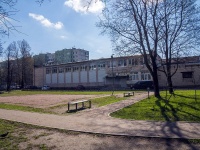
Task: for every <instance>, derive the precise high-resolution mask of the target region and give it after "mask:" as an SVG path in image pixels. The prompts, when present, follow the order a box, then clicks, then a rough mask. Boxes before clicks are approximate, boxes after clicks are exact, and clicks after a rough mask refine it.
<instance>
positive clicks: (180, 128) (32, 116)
mask: <svg viewBox="0 0 200 150" xmlns="http://www.w3.org/2000/svg"><path fill="white" fill-rule="evenodd" d="M146 97H147V93H143V94H136V95H135V96H134V97H131V98H130V99H128V100H124V101H121V102H118V103H115V104H111V105H107V106H103V107H99V108H93V109H87V110H85V111H82V112H79V113H75V114H71V115H68V116H59V115H53V114H40V113H33V112H23V111H15V110H5V109H0V118H1V119H6V120H11V121H17V122H22V123H27V124H32V125H38V126H44V127H49V128H57V129H64V130H73V131H81V132H90V133H101V134H111V135H127V136H142V137H162V138H187V139H200V123H189V122H173V123H172V122H156V121H136V120H124V119H117V118H112V117H110V116H109V114H110V113H111V112H114V111H116V110H119V109H121V108H123V107H126V106H129V105H131V104H133V103H135V102H137V101H139V100H141V99H144V98H146Z"/></svg>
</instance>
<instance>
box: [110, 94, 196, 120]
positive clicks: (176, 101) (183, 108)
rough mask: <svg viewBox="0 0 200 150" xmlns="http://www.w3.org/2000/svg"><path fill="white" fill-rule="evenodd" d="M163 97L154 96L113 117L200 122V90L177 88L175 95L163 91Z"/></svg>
mask: <svg viewBox="0 0 200 150" xmlns="http://www.w3.org/2000/svg"><path fill="white" fill-rule="evenodd" d="M161 97H162V99H157V98H155V97H154V96H152V97H150V99H144V100H142V101H140V102H138V103H136V104H133V105H131V106H128V107H126V108H123V109H121V110H119V111H117V112H114V113H112V114H111V116H113V117H117V118H123V119H134V120H155V121H172V122H173V121H192V122H200V90H198V91H197V92H196V99H195V92H194V90H177V91H175V95H174V96H171V97H170V94H167V96H166V92H161Z"/></svg>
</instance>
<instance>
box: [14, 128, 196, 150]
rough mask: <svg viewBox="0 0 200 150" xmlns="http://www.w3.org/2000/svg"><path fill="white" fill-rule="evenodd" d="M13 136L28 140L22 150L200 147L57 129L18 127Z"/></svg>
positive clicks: (174, 141) (175, 149) (176, 149)
mask: <svg viewBox="0 0 200 150" xmlns="http://www.w3.org/2000/svg"><path fill="white" fill-rule="evenodd" d="M14 134H18V135H23V138H25V139H26V140H27V141H25V142H21V143H19V149H21V150H26V149H34V150H37V149H38V150H39V149H48V150H80V149H81V150H144V149H145V150H155V149H159V150H168V149H170V150H191V149H193V150H198V149H200V145H197V144H196V145H195V144H190V143H189V142H188V141H187V140H178V139H160V138H141V137H124V136H109V135H97V134H86V133H78V132H70V131H68V132H66V131H61V130H55V129H40V128H37V129H36V128H19V129H18V130H17V131H15V133H13V135H14Z"/></svg>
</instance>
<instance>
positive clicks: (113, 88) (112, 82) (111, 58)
mask: <svg viewBox="0 0 200 150" xmlns="http://www.w3.org/2000/svg"><path fill="white" fill-rule="evenodd" d="M113 55H114V54H112V55H111V63H112V89H113V91H112V95H113V93H114V72H113Z"/></svg>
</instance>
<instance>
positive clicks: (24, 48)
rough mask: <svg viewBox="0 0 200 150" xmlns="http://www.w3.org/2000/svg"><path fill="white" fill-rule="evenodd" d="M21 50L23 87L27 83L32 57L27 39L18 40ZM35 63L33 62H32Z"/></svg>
mask: <svg viewBox="0 0 200 150" xmlns="http://www.w3.org/2000/svg"><path fill="white" fill-rule="evenodd" d="M17 43H18V47H19V51H20V53H21V88H24V85H25V84H26V83H27V77H28V73H30V72H29V65H30V64H29V59H28V58H30V57H31V55H30V51H31V47H30V45H29V44H28V42H27V41H25V40H22V41H18V42H17ZM32 65H33V64H32Z"/></svg>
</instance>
